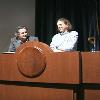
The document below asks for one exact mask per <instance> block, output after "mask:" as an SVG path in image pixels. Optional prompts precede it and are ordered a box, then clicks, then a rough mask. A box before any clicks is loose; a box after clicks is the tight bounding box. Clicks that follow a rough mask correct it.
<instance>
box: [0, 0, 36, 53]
mask: <svg viewBox="0 0 100 100" xmlns="http://www.w3.org/2000/svg"><path fill="white" fill-rule="evenodd" d="M34 22H35V0H0V52H6V51H7V50H8V47H9V43H10V38H11V37H13V35H14V33H15V30H16V27H17V26H18V25H25V26H27V27H28V28H29V33H30V34H34V33H35V23H34Z"/></svg>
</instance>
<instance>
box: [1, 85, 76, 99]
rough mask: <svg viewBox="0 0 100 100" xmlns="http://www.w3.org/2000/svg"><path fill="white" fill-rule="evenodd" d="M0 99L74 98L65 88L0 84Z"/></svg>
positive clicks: (70, 91) (71, 92)
mask: <svg viewBox="0 0 100 100" xmlns="http://www.w3.org/2000/svg"><path fill="white" fill-rule="evenodd" d="M0 100H74V99H73V91H72V90H67V89H56V88H43V87H30V86H16V85H0Z"/></svg>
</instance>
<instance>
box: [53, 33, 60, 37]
mask: <svg viewBox="0 0 100 100" xmlns="http://www.w3.org/2000/svg"><path fill="white" fill-rule="evenodd" d="M60 36H61V35H60V33H57V34H55V35H54V36H53V38H58V37H60Z"/></svg>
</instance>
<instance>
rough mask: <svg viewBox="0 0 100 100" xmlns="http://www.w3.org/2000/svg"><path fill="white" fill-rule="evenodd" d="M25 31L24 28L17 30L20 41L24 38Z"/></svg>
mask: <svg viewBox="0 0 100 100" xmlns="http://www.w3.org/2000/svg"><path fill="white" fill-rule="evenodd" d="M26 35H27V30H26V29H25V28H23V29H19V30H18V37H19V38H20V39H23V38H26Z"/></svg>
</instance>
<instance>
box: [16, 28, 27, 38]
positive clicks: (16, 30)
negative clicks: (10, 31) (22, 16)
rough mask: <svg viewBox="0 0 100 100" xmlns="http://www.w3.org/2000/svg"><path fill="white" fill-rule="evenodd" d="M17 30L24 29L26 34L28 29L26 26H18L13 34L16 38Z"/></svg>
mask: <svg viewBox="0 0 100 100" xmlns="http://www.w3.org/2000/svg"><path fill="white" fill-rule="evenodd" d="M19 29H26V32H27V31H28V28H27V27H26V26H18V27H17V28H16V32H15V36H16V37H17V36H18V33H19V32H18V30H19Z"/></svg>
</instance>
